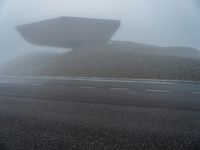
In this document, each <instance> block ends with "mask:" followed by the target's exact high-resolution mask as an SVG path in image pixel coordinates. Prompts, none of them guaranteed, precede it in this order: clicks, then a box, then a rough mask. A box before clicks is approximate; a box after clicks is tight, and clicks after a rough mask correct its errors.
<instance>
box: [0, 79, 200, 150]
mask: <svg viewBox="0 0 200 150" xmlns="http://www.w3.org/2000/svg"><path fill="white" fill-rule="evenodd" d="M68 149H69V150H79V149H81V150H82V149H86V150H87V149H88V150H94V149H95V150H96V149H97V150H110V149H111V150H199V149H200V84H199V83H181V82H175V81H173V82H172V84H162V83H153V82H152V83H151V82H149V83H145V82H142V81H141V82H117V81H115V82H109V81H106V82H103V81H84V80H70V79H68V80H64V79H44V78H43V79H39V78H14V77H12V78H11V77H7V78H6V77H0V150H68Z"/></svg>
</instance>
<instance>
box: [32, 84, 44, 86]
mask: <svg viewBox="0 0 200 150" xmlns="http://www.w3.org/2000/svg"><path fill="white" fill-rule="evenodd" d="M31 85H33V86H42V84H31Z"/></svg>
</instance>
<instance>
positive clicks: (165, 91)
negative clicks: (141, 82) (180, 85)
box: [146, 90, 171, 93]
mask: <svg viewBox="0 0 200 150" xmlns="http://www.w3.org/2000/svg"><path fill="white" fill-rule="evenodd" d="M146 91H147V92H161V93H169V92H171V91H170V90H146Z"/></svg>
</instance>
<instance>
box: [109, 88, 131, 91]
mask: <svg viewBox="0 0 200 150" xmlns="http://www.w3.org/2000/svg"><path fill="white" fill-rule="evenodd" d="M109 89H110V90H119V91H128V90H129V89H128V88H109Z"/></svg>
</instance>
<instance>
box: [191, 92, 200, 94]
mask: <svg viewBox="0 0 200 150" xmlns="http://www.w3.org/2000/svg"><path fill="white" fill-rule="evenodd" d="M192 94H200V92H192Z"/></svg>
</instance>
